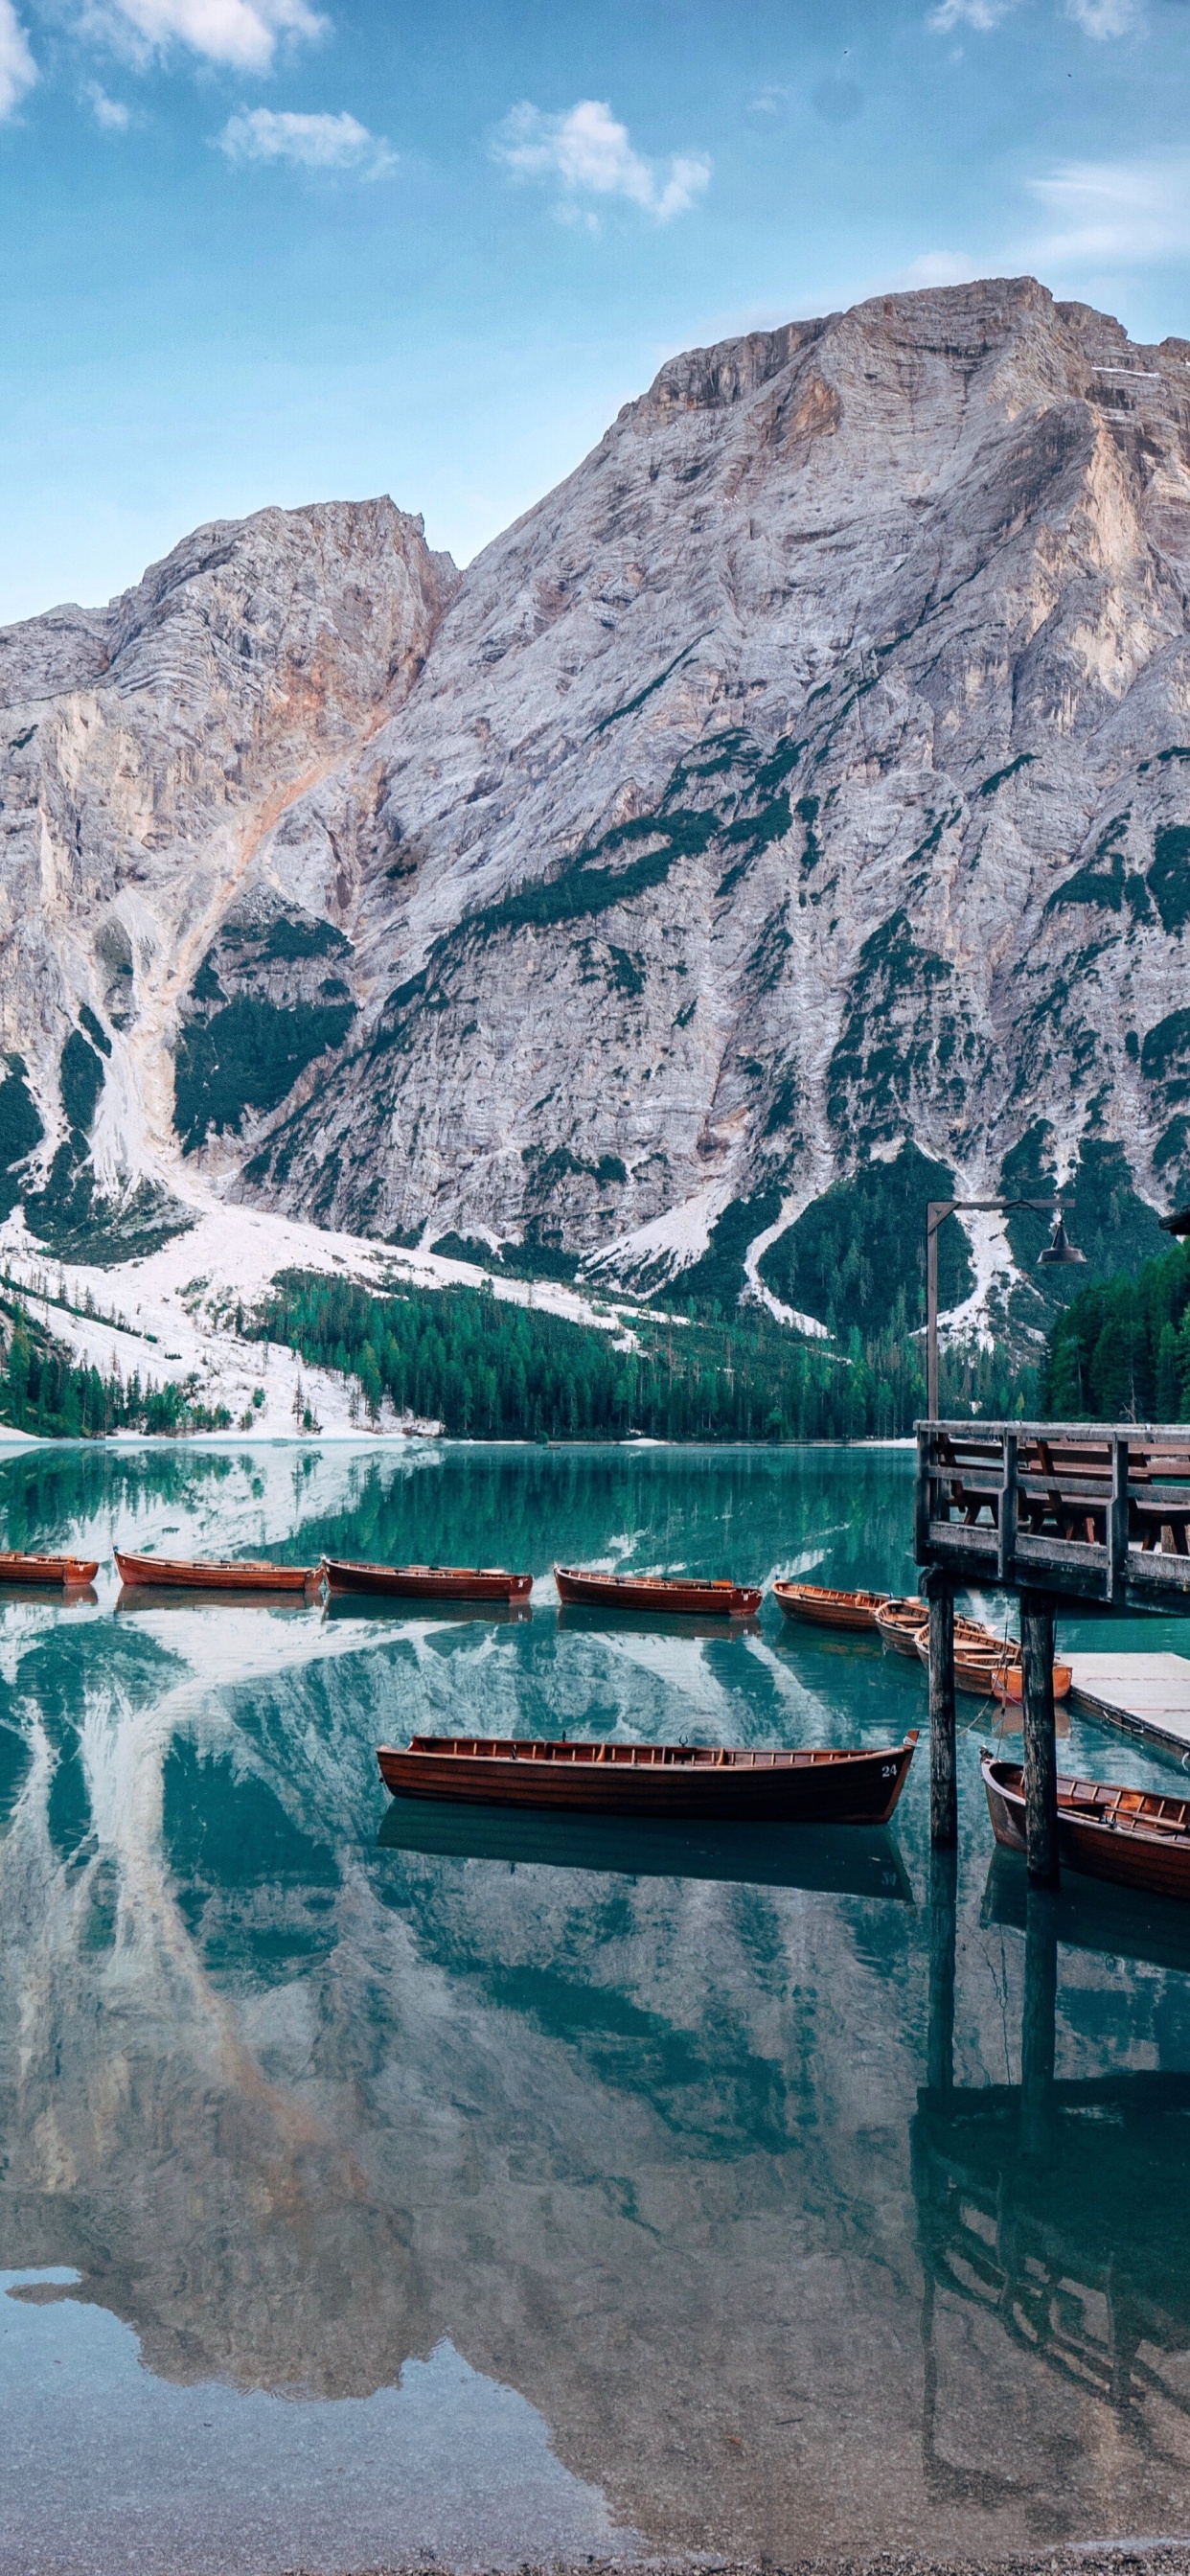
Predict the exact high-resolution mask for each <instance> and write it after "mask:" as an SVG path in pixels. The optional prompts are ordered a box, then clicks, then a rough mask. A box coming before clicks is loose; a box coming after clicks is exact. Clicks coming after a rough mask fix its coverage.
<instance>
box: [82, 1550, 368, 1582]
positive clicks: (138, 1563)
mask: <svg viewBox="0 0 1190 2576" xmlns="http://www.w3.org/2000/svg"><path fill="white" fill-rule="evenodd" d="M115 1556H116V1564H117V1566H118V1567H119V1570H120V1580H121V1582H122V1583H126V1584H128V1585H129V1586H131V1585H133V1584H136V1583H151V1584H153V1585H154V1586H155V1587H156V1589H157V1590H158V1591H170V1592H304V1591H305V1589H306V1586H307V1584H311V1583H316V1582H317V1580H318V1572H319V1569H318V1567H317V1566H316V1565H255V1564H253V1563H252V1562H251V1560H250V1559H244V1560H243V1561H242V1562H241V1563H240V1564H238V1565H232V1564H227V1565H224V1564H220V1563H217V1562H216V1561H214V1560H208V1561H207V1563H205V1564H204V1563H203V1562H202V1560H201V1559H200V1560H199V1561H198V1562H197V1563H187V1562H186V1560H185V1559H183V1558H178V1557H169V1556H130V1555H129V1554H128V1552H127V1550H126V1549H122V1548H117V1549H116V1551H115Z"/></svg>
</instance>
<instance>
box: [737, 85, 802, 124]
mask: <svg viewBox="0 0 1190 2576" xmlns="http://www.w3.org/2000/svg"><path fill="white" fill-rule="evenodd" d="M792 96H793V91H792V90H791V89H790V87H789V84H788V82H787V81H770V82H769V85H768V88H767V89H762V90H758V91H757V94H756V96H755V98H750V99H749V101H748V105H749V108H750V109H751V112H752V114H753V116H777V115H778V114H779V113H780V111H781V109H782V108H783V107H787V106H788V104H789V101H790V99H791V98H792Z"/></svg>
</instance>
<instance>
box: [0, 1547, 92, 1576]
mask: <svg viewBox="0 0 1190 2576" xmlns="http://www.w3.org/2000/svg"><path fill="white" fill-rule="evenodd" d="M98 1572H99V1559H98V1557H97V1556H22V1554H21V1551H20V1549H19V1548H15V1547H8V1548H3V1549H0V1583H65V1584H74V1583H91V1582H93V1581H94V1578H95V1576H96V1575H97V1574H98Z"/></svg>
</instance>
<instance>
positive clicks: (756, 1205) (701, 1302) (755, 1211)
mask: <svg viewBox="0 0 1190 2576" xmlns="http://www.w3.org/2000/svg"><path fill="white" fill-rule="evenodd" d="M780 1213H781V1192H780V1190H779V1189H777V1188H772V1189H767V1190H761V1191H759V1192H758V1193H757V1195H756V1196H755V1197H753V1198H749V1199H733V1200H732V1202H731V1205H730V1206H729V1207H725V1208H724V1210H723V1214H722V1216H720V1217H717V1218H716V1220H715V1223H714V1225H713V1226H712V1228H711V1237H710V1241H709V1243H708V1245H707V1248H706V1251H705V1252H704V1253H703V1255H702V1259H701V1260H700V1261H696V1262H694V1263H693V1265H692V1266H691V1268H690V1269H689V1270H683V1271H681V1272H680V1273H679V1275H678V1277H677V1278H676V1279H675V1280H674V1282H673V1286H672V1291H667V1290H666V1289H664V1288H660V1289H658V1291H657V1296H658V1299H659V1301H660V1302H662V1303H665V1304H672V1302H673V1298H674V1297H675V1296H676V1297H678V1298H679V1299H680V1300H681V1301H682V1302H683V1303H685V1302H687V1301H690V1300H692V1301H693V1302H694V1303H695V1305H696V1306H697V1307H698V1308H699V1309H704V1310H705V1309H706V1308H707V1307H709V1308H710V1310H711V1313H712V1315H713V1316H714V1317H715V1318H717V1317H718V1316H719V1315H720V1314H721V1313H723V1314H729V1313H730V1311H731V1309H732V1307H733V1306H736V1305H738V1304H739V1301H740V1298H741V1296H742V1294H743V1291H744V1289H745V1287H746V1285H747V1279H746V1275H745V1271H744V1256H745V1254H746V1252H747V1250H748V1246H749V1244H750V1243H754V1242H755V1240H756V1237H757V1235H758V1234H763V1233H764V1230H765V1227H766V1226H769V1225H773V1224H775V1222H776V1219H777V1218H778V1217H779V1216H780Z"/></svg>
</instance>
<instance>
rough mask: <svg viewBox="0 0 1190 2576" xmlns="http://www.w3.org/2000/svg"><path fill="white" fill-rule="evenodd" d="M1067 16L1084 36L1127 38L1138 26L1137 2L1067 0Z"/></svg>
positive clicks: (1131, 0) (1129, 0)
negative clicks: (1080, 29) (1079, 28)
mask: <svg viewBox="0 0 1190 2576" xmlns="http://www.w3.org/2000/svg"><path fill="white" fill-rule="evenodd" d="M1066 15H1067V17H1068V18H1073V20H1074V22H1075V25H1076V26H1078V27H1081V28H1082V30H1083V33H1084V35H1086V36H1097V37H1099V38H1100V39H1102V38H1103V37H1104V36H1127V35H1130V34H1131V31H1132V29H1133V28H1134V27H1135V25H1136V21H1137V10H1136V7H1135V0H1066Z"/></svg>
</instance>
